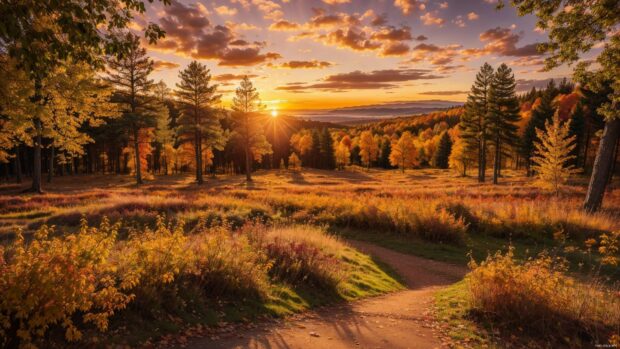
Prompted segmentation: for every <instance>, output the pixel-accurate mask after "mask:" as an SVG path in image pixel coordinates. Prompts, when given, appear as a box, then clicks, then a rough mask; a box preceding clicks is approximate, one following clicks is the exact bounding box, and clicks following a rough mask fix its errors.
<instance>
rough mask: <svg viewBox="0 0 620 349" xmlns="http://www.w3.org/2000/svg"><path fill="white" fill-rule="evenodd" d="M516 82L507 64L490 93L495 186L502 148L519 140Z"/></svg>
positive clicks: (492, 85) (504, 65)
mask: <svg viewBox="0 0 620 349" xmlns="http://www.w3.org/2000/svg"><path fill="white" fill-rule="evenodd" d="M515 87H516V82H515V77H514V74H513V73H512V69H510V68H508V66H507V65H506V64H502V65H500V66H499V68H497V72H496V73H495V77H494V78H493V82H492V84H491V91H490V93H489V100H490V113H489V124H490V127H489V128H490V135H491V137H492V139H491V142H492V143H493V147H494V149H495V156H494V160H493V184H497V182H498V179H499V175H500V169H501V164H502V159H501V157H502V147H504V146H505V145H508V146H514V145H515V140H516V139H517V130H518V126H517V125H516V123H517V121H519V119H520V118H521V116H520V114H519V100H518V99H517V95H516V92H515Z"/></svg>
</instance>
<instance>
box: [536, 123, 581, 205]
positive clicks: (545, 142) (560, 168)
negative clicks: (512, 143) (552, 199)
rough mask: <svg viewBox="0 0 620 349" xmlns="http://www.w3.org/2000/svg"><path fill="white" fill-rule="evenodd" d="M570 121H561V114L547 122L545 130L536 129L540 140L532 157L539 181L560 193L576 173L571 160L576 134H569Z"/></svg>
mask: <svg viewBox="0 0 620 349" xmlns="http://www.w3.org/2000/svg"><path fill="white" fill-rule="evenodd" d="M569 129H570V121H568V122H565V123H563V124H562V123H561V121H560V118H559V116H558V115H557V114H556V115H555V116H554V117H553V122H552V123H551V122H549V120H547V121H546V122H545V130H544V131H543V130H540V129H536V134H537V136H538V139H539V141H537V142H536V143H534V146H535V147H536V155H535V156H534V157H533V158H532V161H533V162H534V163H535V165H534V166H533V167H534V170H535V171H536V173H537V176H538V180H537V183H538V184H539V185H540V186H541V187H542V188H548V189H551V190H553V191H554V192H555V194H556V195H559V193H560V188H561V186H562V185H563V184H564V183H565V182H566V181H567V180H568V178H569V177H570V176H571V175H572V174H574V173H575V172H576V171H575V167H574V166H573V165H570V164H569V162H570V161H571V160H572V159H574V158H575V156H574V155H571V152H572V151H573V149H574V148H575V136H571V135H570V134H569V132H570V131H569Z"/></svg>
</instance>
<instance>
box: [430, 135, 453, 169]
mask: <svg viewBox="0 0 620 349" xmlns="http://www.w3.org/2000/svg"><path fill="white" fill-rule="evenodd" d="M451 152H452V140H451V139H450V135H449V134H448V132H444V133H443V135H442V136H441V139H440V140H439V147H438V148H437V150H436V151H435V155H434V156H433V161H432V164H433V166H434V167H437V168H448V159H449V157H450V153H451Z"/></svg>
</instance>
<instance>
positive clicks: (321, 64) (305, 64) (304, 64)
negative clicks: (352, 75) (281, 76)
mask: <svg viewBox="0 0 620 349" xmlns="http://www.w3.org/2000/svg"><path fill="white" fill-rule="evenodd" d="M333 65H334V64H333V63H331V62H325V61H317V60H312V61H288V62H284V63H282V64H280V65H277V66H275V65H274V66H273V67H274V68H288V69H323V68H329V67H331V66H333Z"/></svg>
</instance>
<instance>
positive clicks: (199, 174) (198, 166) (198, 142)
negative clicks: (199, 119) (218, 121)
mask: <svg viewBox="0 0 620 349" xmlns="http://www.w3.org/2000/svg"><path fill="white" fill-rule="evenodd" d="M195 137H196V139H195V145H194V146H195V148H196V151H195V153H196V183H198V184H202V183H203V180H202V144H201V139H200V130H196V132H195Z"/></svg>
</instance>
